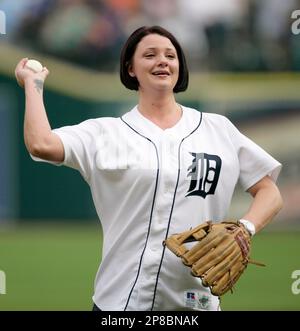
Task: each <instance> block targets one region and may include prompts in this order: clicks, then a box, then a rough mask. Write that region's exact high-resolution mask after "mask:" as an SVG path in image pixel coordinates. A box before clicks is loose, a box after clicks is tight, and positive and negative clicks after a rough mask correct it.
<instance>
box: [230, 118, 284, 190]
mask: <svg viewBox="0 0 300 331" xmlns="http://www.w3.org/2000/svg"><path fill="white" fill-rule="evenodd" d="M226 120H227V121H226V122H227V129H228V131H229V134H230V136H231V141H232V143H233V145H234V146H235V148H236V151H237V155H238V159H239V166H240V175H239V181H240V183H241V185H242V187H243V188H244V190H245V191H246V190H248V189H249V188H250V187H251V186H253V185H254V184H256V183H257V182H258V181H260V180H261V179H262V178H263V177H265V176H270V177H271V178H272V180H273V181H274V182H276V181H277V178H278V176H279V173H280V171H281V168H282V165H281V163H280V162H278V161H277V160H276V159H275V158H273V157H272V156H271V155H270V154H269V153H267V152H266V151H265V150H264V149H263V148H261V147H260V146H258V145H257V144H256V143H255V142H253V141H252V140H251V139H249V138H248V137H246V136H245V135H243V134H242V133H241V132H240V131H239V130H238V129H237V128H236V127H235V126H234V125H233V124H232V123H231V122H230V121H229V120H228V119H226Z"/></svg>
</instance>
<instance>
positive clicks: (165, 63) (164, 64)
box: [158, 56, 168, 67]
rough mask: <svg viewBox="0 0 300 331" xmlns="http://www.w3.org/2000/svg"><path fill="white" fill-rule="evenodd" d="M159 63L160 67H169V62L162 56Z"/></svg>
mask: <svg viewBox="0 0 300 331" xmlns="http://www.w3.org/2000/svg"><path fill="white" fill-rule="evenodd" d="M158 61H159V63H158V65H159V66H161V67H166V66H167V65H168V61H167V59H166V58H165V57H164V56H161V57H160V58H159V60H158Z"/></svg>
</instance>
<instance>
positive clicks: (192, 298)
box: [184, 290, 211, 310]
mask: <svg viewBox="0 0 300 331" xmlns="http://www.w3.org/2000/svg"><path fill="white" fill-rule="evenodd" d="M184 305H185V307H188V308H194V309H200V310H210V308H211V297H210V296H209V295H207V293H201V292H199V291H193V290H191V291H185V292H184Z"/></svg>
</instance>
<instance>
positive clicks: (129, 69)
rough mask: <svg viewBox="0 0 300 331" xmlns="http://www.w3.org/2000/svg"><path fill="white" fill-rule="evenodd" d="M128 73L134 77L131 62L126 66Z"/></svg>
mask: <svg viewBox="0 0 300 331" xmlns="http://www.w3.org/2000/svg"><path fill="white" fill-rule="evenodd" d="M128 74H129V76H131V77H135V73H134V71H133V67H132V65H131V64H130V65H129V66H128Z"/></svg>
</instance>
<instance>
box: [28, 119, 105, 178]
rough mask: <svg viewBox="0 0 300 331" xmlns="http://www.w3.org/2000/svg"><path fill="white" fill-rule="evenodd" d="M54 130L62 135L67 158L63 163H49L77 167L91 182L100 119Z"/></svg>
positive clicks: (99, 131)
mask: <svg viewBox="0 0 300 331" xmlns="http://www.w3.org/2000/svg"><path fill="white" fill-rule="evenodd" d="M52 132H53V133H55V134H57V135H58V136H59V137H60V139H61V141H62V144H63V146H64V153H65V158H64V161H63V162H62V163H53V162H49V163H52V164H54V165H64V166H67V167H70V168H73V169H76V170H78V171H79V172H80V173H81V175H82V176H83V178H84V179H85V180H86V181H87V182H89V179H90V176H91V169H92V167H93V160H94V154H95V152H96V143H97V139H98V137H99V136H100V135H101V124H100V121H98V120H96V119H91V120H87V121H84V122H82V123H80V124H78V125H72V126H65V127H61V128H58V129H54V130H52ZM32 158H33V159H34V160H35V161H45V162H48V161H46V160H41V159H38V158H35V157H32Z"/></svg>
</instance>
